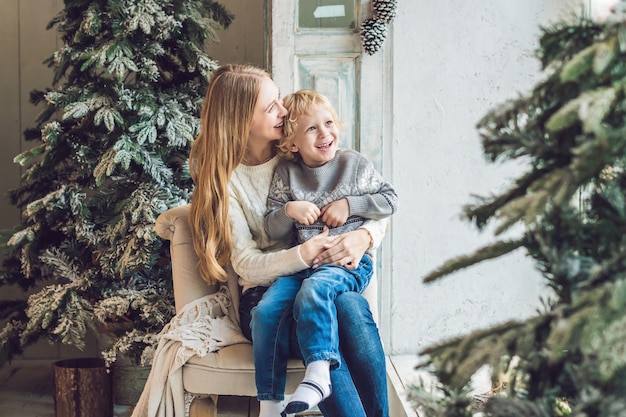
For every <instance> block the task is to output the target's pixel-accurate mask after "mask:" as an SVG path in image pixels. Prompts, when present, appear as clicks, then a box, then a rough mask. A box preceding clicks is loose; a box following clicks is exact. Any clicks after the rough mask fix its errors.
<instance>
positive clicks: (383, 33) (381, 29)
mask: <svg viewBox="0 0 626 417" xmlns="http://www.w3.org/2000/svg"><path fill="white" fill-rule="evenodd" d="M386 37H387V26H385V24H384V23H383V22H381V21H380V20H377V19H373V18H372V19H367V20H366V21H365V22H363V25H362V26H361V44H362V45H363V49H364V50H365V52H366V53H368V54H369V55H374V54H375V53H376V52H378V50H379V49H380V48H381V47H382V46H383V42H384V41H385V38H386Z"/></svg>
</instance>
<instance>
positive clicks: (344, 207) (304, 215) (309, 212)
mask: <svg viewBox="0 0 626 417" xmlns="http://www.w3.org/2000/svg"><path fill="white" fill-rule="evenodd" d="M285 210H286V213H287V215H288V216H289V217H291V218H292V219H294V220H296V221H298V222H300V223H302V224H304V225H307V226H308V225H311V224H313V223H315V221H317V219H319V218H320V217H321V220H322V222H324V224H326V226H328V227H337V226H341V225H343V224H344V223H345V222H346V220H347V219H348V217H349V215H350V205H349V204H348V200H347V199H345V198H342V199H341V200H337V201H334V202H332V203H330V204H328V205H326V206H324V207H322V209H321V210H320V208H319V207H317V206H316V205H315V204H313V203H310V202H308V201H290V202H289V203H287V206H286V207H285ZM328 227H324V230H323V231H322V233H320V234H319V235H317V236H314V237H312V238H311V239H309V240H307V241H306V242H304V243H303V244H302V246H301V248H300V256H302V259H303V260H304V261H305V262H306V263H307V264H309V265H311V267H312V268H317V267H318V266H320V265H326V264H334V265H339V266H343V267H344V268H346V269H349V270H353V269H356V267H357V266H358V265H359V261H360V260H361V258H362V257H363V254H364V253H365V251H366V250H367V249H368V248H369V245H370V234H369V232H368V231H367V230H366V229H362V228H360V229H357V230H353V231H351V232H347V233H344V234H341V235H336V236H328V233H329V229H328Z"/></svg>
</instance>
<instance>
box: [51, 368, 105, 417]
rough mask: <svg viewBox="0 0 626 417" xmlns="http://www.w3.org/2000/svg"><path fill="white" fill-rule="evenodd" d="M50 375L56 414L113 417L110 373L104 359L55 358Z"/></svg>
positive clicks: (79, 416) (58, 415)
mask: <svg viewBox="0 0 626 417" xmlns="http://www.w3.org/2000/svg"><path fill="white" fill-rule="evenodd" d="M52 376H53V385H54V407H55V416H56V417H113V401H112V398H111V396H112V394H111V375H110V374H109V372H108V371H107V368H106V366H105V364H104V360H103V359H99V358H77V359H67V360H62V361H58V362H55V363H54V364H53V365H52Z"/></svg>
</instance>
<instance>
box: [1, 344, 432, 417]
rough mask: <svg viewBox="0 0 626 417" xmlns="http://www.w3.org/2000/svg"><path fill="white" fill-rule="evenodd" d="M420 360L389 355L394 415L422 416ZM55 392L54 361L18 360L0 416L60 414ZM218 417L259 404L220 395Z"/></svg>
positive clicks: (244, 415) (249, 414)
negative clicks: (413, 393)
mask: <svg viewBox="0 0 626 417" xmlns="http://www.w3.org/2000/svg"><path fill="white" fill-rule="evenodd" d="M416 362H417V358H416V357H415V356H414V355H407V356H396V357H391V358H389V357H388V358H387V371H388V372H387V375H388V378H389V379H388V382H389V388H390V390H389V400H390V415H391V416H392V417H422V415H421V413H419V412H416V410H414V409H413V407H412V406H411V404H409V403H408V401H407V400H406V394H407V391H409V390H410V385H411V383H412V382H413V381H414V378H415V377H416V376H417V375H416V373H415V364H416ZM52 391H53V387H52V363H51V361H45V360H41V361H37V360H26V361H14V362H13V363H11V364H10V365H7V366H5V367H3V368H2V369H0V417H56V416H55V405H54V399H53V396H52ZM131 413H132V407H130V406H125V405H116V406H115V407H114V417H130V415H131ZM304 415H307V416H321V413H320V412H319V411H313V412H307V413H303V416H304ZM218 416H219V417H255V416H258V403H257V401H256V399H254V398H248V397H234V396H233V397H220V399H219V405H218ZM59 417H61V416H59Z"/></svg>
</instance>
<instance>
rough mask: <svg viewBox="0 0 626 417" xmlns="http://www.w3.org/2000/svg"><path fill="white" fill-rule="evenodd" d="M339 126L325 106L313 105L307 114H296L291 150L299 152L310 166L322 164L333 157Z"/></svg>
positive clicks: (303, 160)
mask: <svg viewBox="0 0 626 417" xmlns="http://www.w3.org/2000/svg"><path fill="white" fill-rule="evenodd" d="M338 142H339V128H338V127H337V124H336V123H335V119H334V118H333V115H332V113H331V112H330V111H329V110H328V108H327V107H326V106H323V105H319V104H318V105H314V106H312V107H311V109H310V110H309V114H306V115H302V116H298V128H297V130H296V135H295V136H294V138H293V144H292V145H291V149H290V150H291V152H298V153H300V157H301V158H302V162H304V163H305V164H306V165H307V166H309V167H311V168H317V167H320V166H322V165H324V164H325V163H326V162H328V161H330V160H331V159H333V158H334V157H335V154H336V153H337V146H338Z"/></svg>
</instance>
